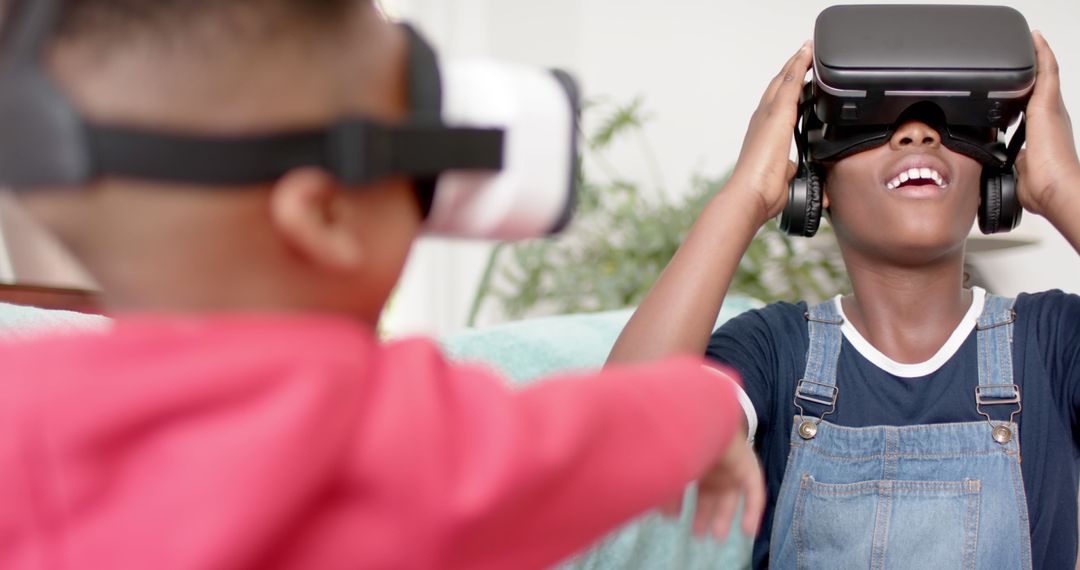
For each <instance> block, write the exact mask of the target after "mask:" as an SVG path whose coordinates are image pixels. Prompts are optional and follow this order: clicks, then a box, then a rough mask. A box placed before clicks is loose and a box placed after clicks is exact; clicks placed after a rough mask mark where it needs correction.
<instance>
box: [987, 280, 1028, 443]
mask: <svg viewBox="0 0 1080 570" xmlns="http://www.w3.org/2000/svg"><path fill="white" fill-rule="evenodd" d="M1015 302H1016V300H1015V299H1012V298H1009V297H999V296H997V295H987V296H986V304H985V306H984V307H983V312H982V314H981V315H980V316H979V322H978V323H977V324H976V326H975V329H976V336H977V341H978V346H979V385H978V387H976V388H975V409H976V410H977V411H978V412H979V414H981V415H983V416H984V417H986V420H987V421H988V422H990V425H991V426H992V427H993V428H994V429H993V437H994V440H995V441H997V442H998V443H1008V441H1009V440H1011V439H1012V431H1011V430H1009V429H1008V428H1007V427H1006V426H1005V425H1004V424H1002V425H995V424H994V423H993V421H992V420H991V418H990V414H989V413H987V412H986V411H984V410H983V407H984V406H992V405H1009V406H1014V408H1013V410H1012V414H1011V415H1010V417H1009V421H1010V422H1011V421H1012V420H1013V418H1015V417H1016V414H1018V413H1019V412H1020V410H1021V409H1022V407H1021V403H1020V387H1019V386H1017V385H1016V383H1015V382H1014V381H1013V342H1012V340H1013V325H1014V323H1015V322H1016V311H1015V310H1013V305H1014V304H1015Z"/></svg>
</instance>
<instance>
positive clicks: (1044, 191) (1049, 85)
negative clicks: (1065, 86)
mask: <svg viewBox="0 0 1080 570" xmlns="http://www.w3.org/2000/svg"><path fill="white" fill-rule="evenodd" d="M1032 39H1033V40H1034V42H1035V57H1036V60H1037V61H1038V68H1037V71H1036V76H1035V91H1034V92H1033V93H1032V95H1031V100H1030V101H1028V105H1027V112H1026V120H1027V148H1025V149H1024V150H1023V151H1021V152H1020V156H1019V158H1018V159H1017V163H1016V169H1017V172H1018V173H1019V175H1020V181H1019V187H1018V188H1017V193H1018V194H1019V197H1020V204H1021V205H1023V206H1024V209H1026V210H1028V211H1030V212H1032V213H1035V214H1039V215H1041V216H1045V215H1046V213H1047V212H1049V211H1051V208H1052V207H1053V204H1054V203H1055V202H1057V201H1060V200H1059V199H1060V198H1065V197H1066V195H1067V194H1073V193H1075V194H1077V195H1080V160H1078V159H1077V155H1076V143H1075V141H1074V139H1073V132H1072V120H1071V119H1070V118H1069V112H1068V111H1067V110H1066V109H1065V101H1064V100H1063V99H1062V97H1061V83H1060V80H1059V75H1058V63H1057V58H1056V57H1054V52H1053V51H1051V49H1050V45H1049V44H1048V43H1047V42H1046V38H1044V37H1043V36H1042V34H1040V33H1039V32H1035V33H1033V34H1032Z"/></svg>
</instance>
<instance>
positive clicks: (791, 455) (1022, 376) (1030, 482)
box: [610, 33, 1080, 568]
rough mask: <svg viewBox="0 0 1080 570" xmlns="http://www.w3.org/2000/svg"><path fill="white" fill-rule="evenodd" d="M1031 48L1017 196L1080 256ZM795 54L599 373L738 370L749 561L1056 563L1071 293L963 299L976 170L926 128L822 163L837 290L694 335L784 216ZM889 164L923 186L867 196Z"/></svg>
mask: <svg viewBox="0 0 1080 570" xmlns="http://www.w3.org/2000/svg"><path fill="white" fill-rule="evenodd" d="M1034 42H1035V46H1036V53H1037V62H1038V69H1037V81H1036V85H1035V88H1034V93H1033V95H1032V97H1031V99H1030V102H1029V104H1028V107H1027V120H1028V130H1027V133H1028V143H1027V149H1026V151H1025V154H1024V155H1023V156H1022V157H1021V159H1020V161H1019V164H1018V170H1019V175H1020V180H1019V197H1020V201H1021V204H1022V205H1023V207H1024V208H1025V209H1027V210H1028V211H1030V212H1032V213H1034V214H1038V215H1042V216H1045V217H1046V218H1047V219H1048V220H1049V221H1050V222H1051V223H1053V224H1054V226H1055V227H1056V228H1057V229H1058V230H1059V231H1060V232H1061V233H1062V234H1063V235H1064V236H1065V238H1066V239H1067V240H1068V241H1069V242H1070V243H1071V244H1072V245H1073V247H1074V248H1076V249H1077V250H1078V251H1080V162H1078V160H1077V155H1076V147H1075V145H1074V142H1073V136H1072V132H1071V123H1070V120H1069V116H1068V114H1067V113H1066V110H1065V106H1064V103H1063V100H1062V97H1061V93H1060V89H1059V84H1058V66H1057V62H1056V60H1055V57H1054V54H1053V52H1051V50H1050V48H1049V46H1048V45H1047V43H1046V40H1045V39H1044V38H1043V37H1042V36H1041V35H1039V34H1037V33H1036V34H1034ZM811 60H812V53H811V49H810V46H809V45H805V46H803V48H801V49H800V50H799V51H798V52H797V53H796V54H795V55H794V56H793V57H792V58H791V59H790V60H789V61H788V62H787V64H786V65H785V66H784V68H783V69H782V70H781V71H780V73H779V74H778V75H777V76H776V78H775V79H774V80H773V81H772V82H771V83H770V85H769V86H768V89H767V90H766V91H765V94H764V96H763V97H762V99H761V102H760V105H759V107H758V109H757V111H756V112H755V113H754V116H753V118H752V120H751V122H750V126H749V129H748V131H747V134H746V139H745V142H744V144H743V148H742V152H741V154H740V156H739V160H738V163H737V164H736V167H735V170H734V172H733V174H732V176H731V178H730V180H729V181H728V183H727V184H726V185H725V187H724V188H723V189H722V190H721V191H720V192H719V194H718V195H717V196H716V197H715V198H714V199H713V201H712V202H711V203H710V204H709V205H708V206H706V208H705V209H704V210H703V211H702V213H701V215H700V218H699V219H698V221H697V223H696V225H695V227H694V228H693V230H692V232H691V233H690V235H689V236H688V237H687V239H686V241H685V243H684V244H683V245H682V247H681V248H680V250H679V251H678V253H677V254H676V256H675V257H674V259H673V260H672V261H671V263H670V265H669V266H668V267H667V269H666V270H665V271H664V273H663V275H662V277H661V278H660V279H659V281H658V282H657V283H656V285H655V286H654V287H653V289H652V291H651V292H650V293H649V295H648V298H647V299H646V300H645V302H644V303H642V305H641V306H640V307H639V308H638V310H637V312H636V313H635V315H634V317H633V318H632V319H631V321H630V323H629V324H628V325H627V327H626V329H625V330H624V331H623V333H622V335H621V337H620V339H619V341H618V342H617V343H616V345H615V347H614V349H613V350H612V353H611V357H610V361H612V362H629V361H634V360H644V359H653V358H658V357H662V356H664V355H668V354H674V353H680V352H691V351H701V352H707V353H708V355H709V356H710V357H712V358H713V359H715V360H716V361H718V362H720V363H724V364H726V365H728V366H731V367H732V368H734V369H735V370H737V371H738V372H739V373H740V374H741V375H742V377H743V381H744V387H745V390H746V392H747V394H748V395H749V397H750V400H751V401H752V402H753V407H752V410H750V411H749V412H748V414H747V415H748V423H749V425H750V433H751V436H752V437H756V441H755V446H756V448H757V451H758V454H759V456H760V457H761V459H762V461H763V462H764V465H765V471H766V483H767V487H768V489H769V491H768V507H767V509H766V515H765V522H764V526H763V532H762V534H761V535H760V536H759V537H758V539H757V542H756V544H755V549H754V565H755V567H758V568H764V567H766V566H768V565H772V566H774V567H778V568H789V567H795V566H796V565H798V566H799V567H800V568H801V567H809V568H824V567H829V568H855V567H873V568H878V567H890V568H892V567H896V568H931V567H933V568H944V567H959V566H961V565H963V566H964V567H980V568H1012V567H1031V566H1034V567H1035V568H1072V567H1073V565H1074V563H1075V558H1076V548H1077V481H1078V477H1080V471H1078V469H1077V464H1076V462H1075V461H1074V459H1075V457H1076V453H1077V450H1078V444H1080V440H1078V438H1077V436H1076V435H1075V434H1077V433H1080V423H1078V413H1077V411H1078V410H1080V399H1078V398H1077V390H1076V389H1075V386H1076V380H1077V378H1078V377H1080V376H1078V375H1080V298H1078V297H1077V296H1076V295H1067V294H1064V293H1062V292H1060V291H1052V292H1046V293H1038V294H1031V295H1021V296H1020V297H1019V298H1018V299H1016V301H1015V305H1011V300H1007V299H1002V298H999V297H992V296H989V295H988V294H987V293H986V292H985V291H982V290H980V289H977V288H976V289H967V288H965V287H964V276H963V260H964V243H965V238H966V237H967V235H968V231H969V230H970V228H971V226H972V222H973V220H974V219H975V216H976V210H977V208H978V206H979V191H978V188H979V179H980V164H979V163H978V162H976V161H975V160H974V159H972V158H969V157H967V156H964V155H961V154H957V153H955V152H953V151H951V150H949V149H947V148H944V147H943V146H942V145H941V138H940V135H939V133H938V132H937V131H935V130H934V129H933V128H931V127H929V126H928V125H927V124H925V123H923V122H920V121H907V122H904V123H903V124H900V125H898V126H897V128H896V130H895V132H894V133H893V134H892V136H891V138H890V139H888V140H887V141H885V143H884V145H883V146H878V147H877V148H872V149H869V150H864V151H862V152H859V153H857V154H854V155H852V156H850V157H848V158H844V159H841V160H839V161H837V162H835V163H834V164H831V165H828V166H827V170H826V177H825V186H824V192H825V197H824V206H825V207H826V208H828V209H829V210H828V211H829V219H830V222H831V224H832V227H833V229H834V231H835V234H836V239H837V242H838V243H839V246H840V249H841V252H842V254H843V257H844V260H845V263H846V266H847V269H848V274H849V276H850V279H851V287H852V290H853V293H852V294H851V295H848V296H845V297H843V298H838V299H837V300H835V301H829V302H826V303H823V304H822V305H819V306H817V307H808V306H807V305H806V304H805V303H800V304H798V305H791V304H787V303H776V304H773V305H770V306H768V307H766V308H764V309H761V310H758V311H753V312H750V313H746V314H744V315H741V316H739V317H738V318H735V319H733V320H732V321H730V322H729V323H727V324H725V325H724V326H723V327H721V328H720V329H719V330H717V331H716V332H715V333H714V334H712V336H711V338H710V332H711V331H710V328H711V327H710V325H711V323H712V319H713V318H714V316H715V315H716V313H717V310H718V309H719V307H720V304H721V302H722V300H723V298H724V295H725V293H726V291H727V287H728V285H729V283H730V280H731V276H732V274H733V273H734V271H735V269H736V265H737V263H738V261H739V258H740V256H741V255H742V252H743V251H744V250H745V248H746V246H747V244H748V243H749V242H750V240H751V239H752V238H753V237H754V234H755V232H756V231H757V229H758V228H759V227H760V226H761V224H763V223H764V222H765V221H766V220H768V219H770V218H773V217H774V216H776V215H777V214H779V213H780V212H781V210H782V209H783V207H784V204H785V201H786V198H787V184H788V180H790V179H791V177H792V176H793V175H794V174H795V166H794V165H793V164H791V163H790V161H789V160H788V153H789V150H790V141H791V133H792V131H793V128H794V126H795V123H796V114H797V105H798V101H799V96H800V90H801V89H802V79H803V77H804V76H805V74H806V71H807V70H808V68H809V66H810V63H811ZM910 167H919V168H920V169H921V168H923V167H928V168H932V169H933V170H935V171H936V172H937V173H938V174H939V176H941V177H943V180H942V182H944V184H943V186H945V188H944V190H941V191H932V192H923V191H922V190H925V189H926V187H919V188H917V189H916V190H917V191H908V190H906V189H905V188H904V187H899V188H898V187H896V185H895V184H889V183H890V182H892V181H893V180H894V177H895V175H896V174H897V173H899V172H902V171H907V169H908V168H910ZM1013 308H1014V309H1015V313H1013V312H1012V309H1013ZM1010 342H1013V344H1012V346H1010ZM803 379H805V380H807V381H816V382H818V383H822V384H827V385H828V387H827V388H823V389H822V390H820V392H824V396H821V395H818V396H817V399H818V400H819V401H820V402H824V404H825V405H821V404H819V403H815V402H813V401H807V400H806V399H805V398H804V397H803V396H804V394H802V393H800V395H799V397H796V390H797V389H798V388H801V387H803V386H804V385H803V384H800V383H799V382H800V380H803ZM986 383H989V384H999V383H1000V384H1013V383H1015V384H1017V385H1019V387H1020V391H1021V393H1022V398H1020V399H1021V400H1022V403H1021V402H1012V403H1011V405H1004V406H1002V405H993V404H990V405H988V404H986V403H985V400H984V401H980V402H979V403H978V404H977V402H976V387H977V386H979V385H980V384H986ZM829 392H831V396H835V397H834V398H833V397H830V394H829ZM814 395H817V393H811V396H814ZM985 395H986V394H985V393H981V394H980V397H983V396H985ZM830 401H831V402H832V404H834V405H832V406H830V405H829V403H830ZM1020 405H1022V409H1023V412H1022V413H1019V409H1020ZM797 406H798V407H797ZM981 412H987V413H989V414H991V415H990V416H987V417H985V418H984V417H983V416H981V415H980V413H981ZM1013 412H1017V415H1015V416H1014V415H1012V413H1013ZM991 417H992V419H993V422H992V424H991V425H988V423H987V422H988V419H990V418H991ZM793 418H794V419H795V422H794V424H793V421H792V420H793ZM1010 419H1013V420H1015V421H1016V422H1017V424H1018V425H1019V436H1018V437H1014V432H1015V430H1016V426H1017V424H1008V423H1007V421H1008V420H1010ZM755 426H756V427H755ZM883 426H884V427H883ZM800 428H802V429H800ZM995 428H998V429H995ZM1002 430H1005V431H1002ZM1017 440H1019V441H1017ZM962 442H970V443H971V444H970V445H968V444H967V443H962ZM1021 451H1022V452H1023V462H1022V463H1021V462H1020V452H1021ZM1021 474H1022V477H1021ZM1021 479H1022V484H1021ZM1025 501H1026V505H1025ZM980 513H981V515H980Z"/></svg>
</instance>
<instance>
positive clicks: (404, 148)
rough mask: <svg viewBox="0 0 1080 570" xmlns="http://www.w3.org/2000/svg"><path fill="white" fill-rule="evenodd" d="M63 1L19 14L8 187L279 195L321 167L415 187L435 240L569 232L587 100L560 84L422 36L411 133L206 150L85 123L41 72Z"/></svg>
mask: <svg viewBox="0 0 1080 570" xmlns="http://www.w3.org/2000/svg"><path fill="white" fill-rule="evenodd" d="M62 3H63V2H62V0H33V1H25V2H20V3H17V4H15V5H14V6H13V8H14V10H13V13H11V14H10V15H9V16H10V18H11V20H10V25H9V26H8V27H7V31H8V33H7V35H6V37H5V38H4V45H3V48H2V49H3V51H4V54H3V55H4V59H3V61H4V64H3V67H2V68H0V124H2V125H4V128H3V129H0V185H3V186H8V187H12V188H15V189H16V190H17V191H34V190H38V189H46V188H48V189H59V188H77V187H79V186H81V185H83V184H85V183H87V182H89V181H91V180H93V179H94V178H96V177H99V176H105V175H110V176H122V177H131V178H141V179H147V180H160V181H171V182H182V183H195V184H205V185H213V186H214V187H221V186H228V185H240V184H251V183H258V182H270V181H273V180H276V179H277V178H279V177H281V176H282V175H283V174H285V173H286V172H288V171H289V170H291V169H294V168H298V167H302V166H318V167H320V168H323V169H325V170H327V171H328V172H330V173H332V174H333V175H334V176H336V177H337V178H338V180H339V181H341V182H342V184H343V185H345V186H349V187H357V188H362V187H363V186H364V185H365V184H369V183H372V182H375V181H377V180H380V179H382V178H386V177H390V176H396V177H406V178H409V179H412V180H413V181H414V187H415V190H416V194H417V196H418V199H419V201H420V204H421V208H422V210H423V213H424V216H425V220H426V227H427V231H428V232H429V233H433V234H440V235H447V236H458V237H470V238H491V239H518V238H527V237H536V236H541V235H545V234H549V233H552V232H555V231H558V230H559V229H561V228H562V227H563V226H564V225H565V224H566V222H567V221H568V220H569V218H570V212H571V208H572V204H573V200H574V196H575V193H576V192H575V189H576V179H577V176H576V175H577V172H576V155H577V148H576V140H577V120H578V114H579V99H578V93H577V88H576V86H575V84H574V81H573V80H572V79H571V78H570V77H569V76H568V75H567V74H566V73H563V72H560V71H549V70H542V69H536V68H532V67H528V66H523V65H514V64H508V63H498V62H445V63H443V64H441V65H440V62H439V61H438V59H437V58H436V56H435V52H434V50H433V49H432V48H431V47H430V45H428V44H427V42H425V41H424V40H423V38H421V37H420V35H419V34H418V33H416V32H415V31H414V30H413V29H412V28H411V27H409V26H407V25H406V26H403V27H404V29H405V30H406V32H407V34H408V36H409V40H410V41H409V46H410V52H409V70H408V77H409V96H410V101H409V103H410V108H411V113H410V116H409V118H408V119H407V120H406V121H405V122H403V123H394V124H390V123H384V122H381V121H377V120H372V119H370V118H366V117H342V118H340V119H339V120H337V121H335V122H334V123H333V124H332V125H328V126H326V127H324V128H319V129H312V130H305V131H292V132H283V133H274V134H269V135H260V136H235V137H222V136H208V135H202V134H199V133H192V132H176V131H173V132H163V131H149V130H143V129H137V128H131V127H127V126H124V125H104V124H95V123H90V122H88V121H86V120H84V119H83V118H82V117H81V116H80V115H79V113H78V111H77V110H76V109H75V107H74V106H73V105H72V104H71V102H70V101H69V100H68V98H67V96H66V95H65V94H64V93H63V92H62V91H61V90H60V89H59V88H58V87H57V86H56V85H55V83H54V82H53V81H52V80H51V79H50V78H49V77H48V75H47V73H46V71H45V69H44V66H43V65H42V59H43V55H44V53H45V47H46V45H47V43H48V40H49V38H50V37H51V35H52V32H53V30H54V29H55V27H56V19H57V15H58V13H59V9H60V7H61V6H62Z"/></svg>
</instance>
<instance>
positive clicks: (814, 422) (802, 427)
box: [794, 379, 840, 439]
mask: <svg viewBox="0 0 1080 570" xmlns="http://www.w3.org/2000/svg"><path fill="white" fill-rule="evenodd" d="M803 386H812V387H815V388H822V389H824V390H826V391H827V392H828V393H829V395H828V396H827V398H828V399H826V396H818V395H815V394H813V393H809V391H808V393H807V394H803V391H802V390H803ZM839 393H840V390H839V389H838V388H837V387H836V386H834V385H832V384H822V383H821V382H814V381H813V380H806V379H802V380H799V383H798V385H796V387H795V399H794V403H795V407H796V408H798V409H799V437H801V438H803V439H814V438H815V437H816V436H817V432H818V424H820V423H821V421H822V420H824V419H825V416H827V415H829V414H831V413H833V412H835V411H836V397H837V395H839ZM799 400H806V401H807V402H813V403H815V404H820V405H822V406H828V407H829V409H828V410H825V411H824V412H823V413H822V414H821V415H820V416H818V417H816V418H815V417H814V416H810V418H809V419H807V417H806V416H807V414H806V410H804V409H803V407H802V405H801V404H799Z"/></svg>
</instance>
